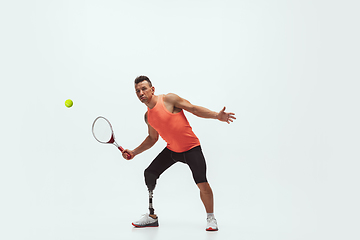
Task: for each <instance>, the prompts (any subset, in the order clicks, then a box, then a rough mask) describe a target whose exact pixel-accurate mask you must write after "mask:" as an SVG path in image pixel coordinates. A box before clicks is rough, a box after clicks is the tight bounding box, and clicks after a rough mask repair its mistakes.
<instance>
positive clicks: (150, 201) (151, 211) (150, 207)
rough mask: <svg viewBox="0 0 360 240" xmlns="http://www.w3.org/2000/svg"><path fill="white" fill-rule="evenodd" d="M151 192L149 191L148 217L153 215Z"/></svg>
mask: <svg viewBox="0 0 360 240" xmlns="http://www.w3.org/2000/svg"><path fill="white" fill-rule="evenodd" d="M152 199H153V190H149V211H150V215H154V208H153V201H152Z"/></svg>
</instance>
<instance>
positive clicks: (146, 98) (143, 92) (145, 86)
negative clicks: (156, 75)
mask: <svg viewBox="0 0 360 240" xmlns="http://www.w3.org/2000/svg"><path fill="white" fill-rule="evenodd" d="M154 90H155V88H154V87H150V85H149V83H148V82H147V81H142V82H139V83H138V84H135V91H136V95H137V97H138V98H139V100H140V101H141V102H142V103H148V102H150V100H151V98H152V96H153V95H154Z"/></svg>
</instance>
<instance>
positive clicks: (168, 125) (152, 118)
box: [147, 95, 200, 152]
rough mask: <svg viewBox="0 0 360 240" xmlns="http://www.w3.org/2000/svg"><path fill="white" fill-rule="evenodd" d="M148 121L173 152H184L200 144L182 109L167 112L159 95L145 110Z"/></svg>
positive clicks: (161, 96)
mask: <svg viewBox="0 0 360 240" xmlns="http://www.w3.org/2000/svg"><path fill="white" fill-rule="evenodd" d="M147 113H148V114H147V118H148V123H149V124H150V125H151V126H152V127H153V128H154V129H155V130H156V131H157V132H158V133H159V134H160V136H161V137H162V138H163V139H164V140H165V141H166V142H167V148H168V149H170V150H171V151H174V152H185V151H188V150H190V149H192V148H194V147H196V146H199V145H200V141H199V139H198V138H197V137H196V135H195V134H194V132H193V131H192V128H191V126H190V124H189V122H188V120H187V119H186V117H185V114H184V112H183V110H181V112H179V113H171V112H169V111H168V110H167V109H166V107H165V105H164V100H163V95H159V98H158V102H157V103H156V105H155V107H153V108H152V109H150V108H148V111H147Z"/></svg>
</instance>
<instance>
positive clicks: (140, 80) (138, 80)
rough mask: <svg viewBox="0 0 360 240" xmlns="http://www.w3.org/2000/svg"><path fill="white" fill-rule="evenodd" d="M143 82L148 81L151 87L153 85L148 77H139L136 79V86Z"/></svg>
mask: <svg viewBox="0 0 360 240" xmlns="http://www.w3.org/2000/svg"><path fill="white" fill-rule="evenodd" d="M142 81H147V82H148V83H149V86H150V87H152V83H151V81H150V79H149V78H148V77H147V76H138V77H137V78H135V84H138V83H141V82H142Z"/></svg>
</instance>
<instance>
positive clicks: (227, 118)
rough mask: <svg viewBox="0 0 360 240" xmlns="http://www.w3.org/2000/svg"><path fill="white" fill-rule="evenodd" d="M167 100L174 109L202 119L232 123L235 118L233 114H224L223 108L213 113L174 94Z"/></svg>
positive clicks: (169, 95)
mask: <svg viewBox="0 0 360 240" xmlns="http://www.w3.org/2000/svg"><path fill="white" fill-rule="evenodd" d="M167 97H168V99H169V100H170V101H171V102H172V103H173V104H174V106H175V107H177V108H181V109H184V110H186V111H188V112H191V113H192V114H194V115H196V116H198V117H202V118H212V119H218V120H220V121H222V122H227V123H230V122H233V120H234V119H236V117H235V116H234V115H235V113H232V112H225V107H224V108H223V109H222V110H221V111H220V112H214V111H211V110H210V109H207V108H205V107H201V106H197V105H193V104H191V103H190V102H189V101H188V100H186V99H184V98H181V97H179V96H178V95H176V94H173V93H170V94H168V95H167Z"/></svg>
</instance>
